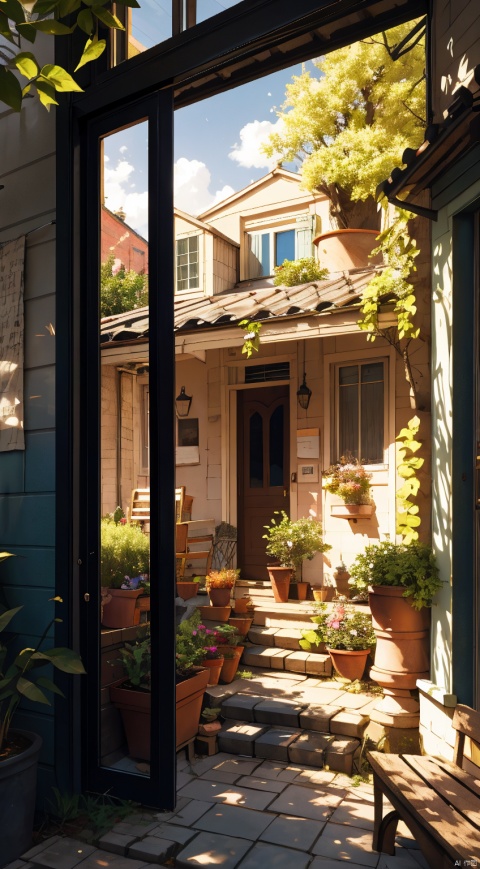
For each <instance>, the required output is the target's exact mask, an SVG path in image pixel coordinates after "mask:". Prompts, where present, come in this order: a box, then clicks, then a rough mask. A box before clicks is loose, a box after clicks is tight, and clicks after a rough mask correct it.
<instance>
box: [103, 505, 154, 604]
mask: <svg viewBox="0 0 480 869" xmlns="http://www.w3.org/2000/svg"><path fill="white" fill-rule="evenodd" d="M100 536H101V557H100V576H101V583H102V586H104V587H105V586H106V587H108V588H120V587H121V586H122V584H123V583H124V582H125V577H128V578H132V577H136V576H140V575H141V574H145V573H149V571H150V540H149V538H148V537H147V535H146V534H144V533H143V531H142V530H141V528H140V527H139V526H138V525H133V524H132V525H128V524H126V525H123V524H121V523H120V522H119V523H116V522H114V521H112V519H109V518H105V519H102V523H101V533H100Z"/></svg>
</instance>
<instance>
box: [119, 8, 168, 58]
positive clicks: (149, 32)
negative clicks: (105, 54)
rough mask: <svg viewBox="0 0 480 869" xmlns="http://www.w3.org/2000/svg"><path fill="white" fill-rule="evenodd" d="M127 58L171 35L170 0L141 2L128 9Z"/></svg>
mask: <svg viewBox="0 0 480 869" xmlns="http://www.w3.org/2000/svg"><path fill="white" fill-rule="evenodd" d="M128 13H129V14H128V20H129V21H130V26H129V28H128V57H135V55H137V54H140V53H141V52H142V51H145V49H146V48H152V46H153V45H158V43H159V42H163V41H164V39H169V38H170V36H171V35H172V0H142V2H141V5H140V8H139V9H128Z"/></svg>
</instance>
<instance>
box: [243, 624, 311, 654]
mask: <svg viewBox="0 0 480 869" xmlns="http://www.w3.org/2000/svg"><path fill="white" fill-rule="evenodd" d="M295 625H297V623H296V622H295ZM298 625H299V626H298V627H296V626H292V625H291V624H288V622H287V626H286V627H273V626H269V627H267V626H266V625H252V627H251V628H250V630H249V632H248V640H249V641H250V642H251V643H253V645H254V646H269V647H272V646H275V647H277V648H279V649H290V650H291V651H293V652H299V651H300V649H301V648H302V647H301V645H300V640H301V639H302V630H305V626H304V625H303V624H302V623H301V622H300V623H298ZM310 627H312V624H311V623H310Z"/></svg>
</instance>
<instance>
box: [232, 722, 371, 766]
mask: <svg viewBox="0 0 480 869" xmlns="http://www.w3.org/2000/svg"><path fill="white" fill-rule="evenodd" d="M218 747H219V749H220V751H225V752H228V753H229V754H241V755H243V756H246V757H260V758H263V759H268V760H276V761H283V762H286V763H298V764H300V765H302V766H313V767H317V768H318V769H322V768H323V767H328V768H329V769H331V770H332V771H334V772H343V773H345V774H346V775H352V771H353V761H354V757H355V756H356V755H357V756H358V754H359V752H360V740H359V739H353V738H351V737H345V736H335V735H334V734H331V733H321V732H319V731H312V730H301V729H299V728H295V727H277V726H269V725H266V724H257V723H255V722H248V721H243V720H241V719H240V720H237V721H234V720H227V721H226V722H225V723H224V725H223V726H222V729H221V731H220V732H219V735H218Z"/></svg>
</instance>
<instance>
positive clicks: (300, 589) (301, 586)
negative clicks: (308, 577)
mask: <svg viewBox="0 0 480 869" xmlns="http://www.w3.org/2000/svg"><path fill="white" fill-rule="evenodd" d="M295 585H296V588H297V598H298V600H306V599H307V594H308V589H309V586H310V583H309V582H296V583H295Z"/></svg>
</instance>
